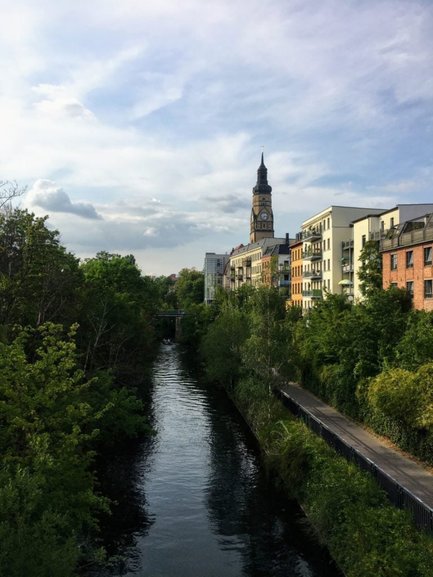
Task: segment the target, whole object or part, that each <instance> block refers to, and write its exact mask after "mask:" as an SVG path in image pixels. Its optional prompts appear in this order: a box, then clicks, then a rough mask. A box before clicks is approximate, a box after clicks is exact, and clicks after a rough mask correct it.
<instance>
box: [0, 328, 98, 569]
mask: <svg viewBox="0 0 433 577" xmlns="http://www.w3.org/2000/svg"><path fill="white" fill-rule="evenodd" d="M35 342H36V343H38V342H39V344H37V345H36V347H35ZM95 384H96V381H95V380H93V381H88V380H86V379H85V376H84V374H83V372H82V371H81V370H80V369H79V368H77V364H76V349H75V343H74V340H73V332H72V333H70V335H69V336H68V337H67V338H66V339H64V338H62V337H61V328H60V327H59V326H55V325H51V324H48V325H43V326H41V327H40V328H39V329H38V330H33V331H30V330H27V331H25V332H22V333H20V334H19V335H18V336H17V338H16V339H15V340H14V341H13V342H12V343H11V344H10V345H6V344H4V343H0V423H1V433H0V453H1V460H0V504H1V507H0V539H1V543H2V546H1V553H0V574H2V575H8V576H16V577H18V576H21V575H26V576H42V575H54V576H56V577H57V576H58V577H60V576H61V575H70V574H72V570H73V567H74V564H75V562H76V560H77V558H78V551H79V550H78V536H79V535H81V536H83V535H84V534H85V533H86V532H87V531H89V530H90V529H91V528H92V527H93V526H94V515H95V511H96V510H97V509H99V508H101V507H105V503H104V501H103V500H101V499H100V498H99V497H97V496H96V495H95V493H94V490H93V485H94V479H93V474H92V473H91V470H90V464H91V461H92V456H93V454H92V452H91V450H90V448H89V442H90V441H91V439H92V438H94V436H95V435H96V434H97V426H98V418H99V417H98V415H99V414H100V413H101V411H102V412H103V409H104V407H103V406H100V407H92V406H91V404H90V403H89V402H88V393H89V390H90V389H91V388H92V387H93V386H95ZM104 404H105V401H104Z"/></svg>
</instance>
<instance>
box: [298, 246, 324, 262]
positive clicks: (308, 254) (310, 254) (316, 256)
mask: <svg viewBox="0 0 433 577" xmlns="http://www.w3.org/2000/svg"><path fill="white" fill-rule="evenodd" d="M302 258H303V259H304V260H320V259H321V258H322V250H321V249H319V248H315V249H314V250H306V251H304V252H303V253H302Z"/></svg>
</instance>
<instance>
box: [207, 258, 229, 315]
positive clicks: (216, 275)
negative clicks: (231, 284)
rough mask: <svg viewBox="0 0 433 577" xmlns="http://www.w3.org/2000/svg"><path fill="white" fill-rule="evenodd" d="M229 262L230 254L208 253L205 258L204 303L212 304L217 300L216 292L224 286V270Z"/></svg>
mask: <svg viewBox="0 0 433 577" xmlns="http://www.w3.org/2000/svg"><path fill="white" fill-rule="evenodd" d="M228 260H229V255H228V254H215V253H214V252H207V253H206V254H205V257H204V267H203V273H204V302H205V303H207V304H210V303H211V302H212V301H213V300H214V299H215V291H216V288H217V287H218V286H222V285H223V275H224V269H225V266H226V264H227V262H228Z"/></svg>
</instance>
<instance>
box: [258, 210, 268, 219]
mask: <svg viewBox="0 0 433 577" xmlns="http://www.w3.org/2000/svg"><path fill="white" fill-rule="evenodd" d="M259 218H260V220H268V218H269V214H268V213H267V212H266V211H265V210H262V212H261V213H260V214H259Z"/></svg>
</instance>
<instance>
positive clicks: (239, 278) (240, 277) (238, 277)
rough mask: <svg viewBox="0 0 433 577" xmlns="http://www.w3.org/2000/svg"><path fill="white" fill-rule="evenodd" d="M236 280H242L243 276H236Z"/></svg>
mask: <svg viewBox="0 0 433 577" xmlns="http://www.w3.org/2000/svg"><path fill="white" fill-rule="evenodd" d="M236 279H237V280H244V275H243V274H237V275H236Z"/></svg>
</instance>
